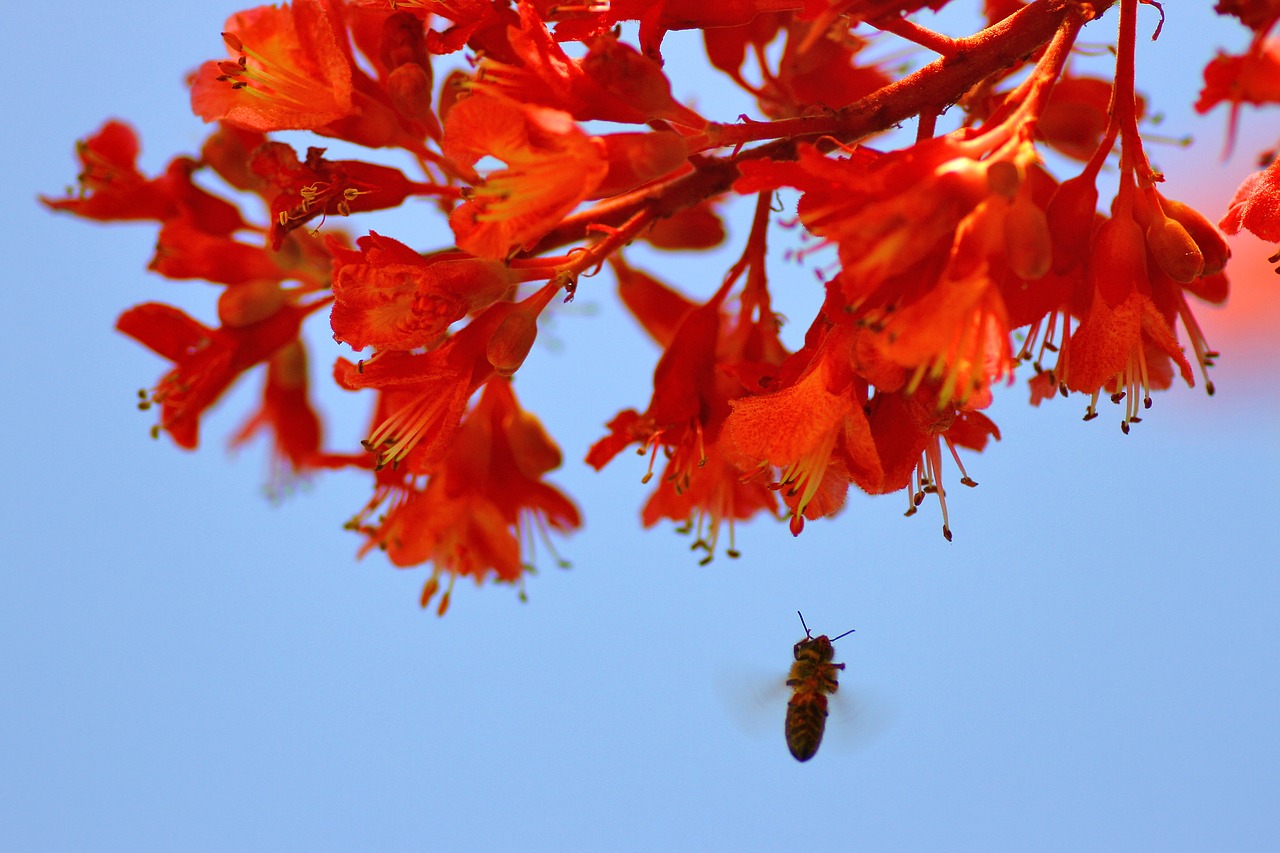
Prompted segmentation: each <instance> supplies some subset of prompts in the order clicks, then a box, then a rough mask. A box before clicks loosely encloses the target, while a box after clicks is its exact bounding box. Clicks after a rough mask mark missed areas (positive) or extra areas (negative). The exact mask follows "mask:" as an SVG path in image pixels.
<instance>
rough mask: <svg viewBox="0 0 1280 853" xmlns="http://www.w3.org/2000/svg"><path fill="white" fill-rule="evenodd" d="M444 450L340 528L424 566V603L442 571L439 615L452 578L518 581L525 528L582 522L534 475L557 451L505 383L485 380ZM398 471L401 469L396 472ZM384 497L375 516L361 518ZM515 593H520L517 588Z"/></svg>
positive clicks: (400, 561)
mask: <svg viewBox="0 0 1280 853" xmlns="http://www.w3.org/2000/svg"><path fill="white" fill-rule="evenodd" d="M451 445H452V452H451V453H449V455H448V456H447V458H445V459H444V460H443V464H442V465H441V466H440V467H439V469H438V470H436V471H434V472H433V473H432V474H431V476H430V477H429V478H428V480H427V482H426V485H425V487H424V488H420V487H419V486H418V485H417V484H416V482H415V481H414V479H413V478H412V477H404V479H400V480H399V481H398V485H391V486H386V485H384V486H380V487H379V490H378V492H377V493H376V494H375V497H374V500H373V501H371V502H370V504H369V506H368V507H366V508H365V509H364V510H363V511H362V512H361V513H360V514H359V515H358V516H357V517H356V519H354V520H353V521H352V522H351V524H350V525H349V526H350V527H351V528H352V529H356V530H359V531H360V532H362V533H364V534H365V535H366V536H367V537H368V539H369V541H368V543H367V544H366V545H365V547H364V548H363V549H362V553H363V552H364V551H367V550H368V549H369V548H371V547H374V546H377V547H379V548H381V549H382V550H384V551H386V553H387V556H388V557H389V558H390V560H391V562H392V563H393V564H395V565H397V566H401V567H409V566H417V565H421V564H423V563H426V562H430V563H431V564H432V573H431V578H430V579H429V580H428V581H427V583H426V585H425V586H424V588H423V594H422V605H423V606H424V607H425V606H426V605H427V604H428V602H429V601H430V600H431V598H432V596H433V595H434V594H435V592H436V590H437V589H438V588H439V586H440V580H439V579H440V577H441V575H448V576H449V580H448V587H447V589H446V590H445V593H444V596H443V598H442V599H441V601H440V605H439V613H440V614H441V615H443V614H444V612H445V610H446V608H447V607H448V606H449V600H450V594H451V592H452V590H453V583H454V581H455V580H456V579H457V578H458V577H459V576H470V577H472V578H474V579H475V581H476V583H477V584H480V583H483V582H484V581H486V580H495V581H498V582H501V583H511V584H514V583H517V582H520V581H521V580H522V575H523V572H524V570H525V569H526V568H527V567H528V565H529V564H528V562H527V560H526V559H525V555H524V554H522V551H523V550H525V549H527V548H528V547H530V545H531V544H532V542H533V534H535V533H538V534H542V535H543V536H544V541H545V534H546V533H547V532H549V531H551V530H554V531H557V532H560V533H568V532H570V531H572V530H574V529H576V528H577V527H579V526H580V525H581V518H580V516H579V514H578V510H577V508H576V507H575V506H574V505H573V503H572V502H571V501H570V500H569V499H568V498H566V497H565V496H564V495H563V494H561V493H560V492H559V491H558V490H557V489H555V488H554V487H553V486H550V485H548V484H547V483H545V482H544V481H543V479H542V478H543V476H544V475H545V474H547V473H548V472H550V471H552V470H554V469H556V468H558V467H560V450H559V448H557V447H556V446H555V444H554V443H553V442H552V441H551V439H550V438H548V437H547V434H546V433H545V432H544V431H543V429H542V425H541V424H539V423H538V421H537V419H536V418H534V417H533V415H531V414H529V413H527V412H525V411H523V410H522V409H521V408H520V407H519V405H518V404H517V403H516V399H515V396H514V395H513V394H512V391H511V384H510V382H509V381H507V380H506V379H501V378H498V379H493V380H492V381H490V382H488V383H487V384H486V385H485V386H484V390H483V391H482V393H481V395H480V399H479V401H478V402H477V403H476V405H475V407H474V408H473V409H471V411H470V412H468V413H467V414H466V416H465V418H463V419H462V421H461V423H460V424H459V425H458V427H457V429H456V431H455V432H454V433H453V435H452V439H451ZM402 476H403V475H402ZM388 500H389V501H390V503H391V506H390V507H389V508H388V510H387V512H386V514H385V516H383V518H382V520H381V521H380V522H379V523H378V524H376V525H373V524H369V523H368V522H367V518H368V516H369V515H371V514H372V512H373V511H374V510H376V509H377V508H378V506H379V505H380V504H382V503H385V502H387V501H388ZM522 594H523V593H522Z"/></svg>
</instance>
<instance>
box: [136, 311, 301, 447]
mask: <svg viewBox="0 0 1280 853" xmlns="http://www.w3.org/2000/svg"><path fill="white" fill-rule="evenodd" d="M323 304H325V303H323V302H318V303H316V304H314V305H312V306H310V307H307V308H300V307H297V306H294V305H283V306H280V307H279V308H278V310H275V311H274V312H273V313H271V314H270V315H269V316H266V317H264V318H261V319H257V318H252V319H251V321H250V322H246V323H244V324H243V325H223V326H222V327H220V328H217V329H210V328H208V327H206V326H204V325H203V324H201V323H199V322H197V321H196V320H193V319H192V318H191V317H189V316H187V315H186V314H184V313H183V312H182V311H180V310H178V309H177V308H174V307H172V306H170V305H163V304H161V303H158V302H148V303H146V304H145V305H139V306H137V307H134V308H130V309H129V310H128V311H126V312H124V313H123V314H121V315H120V319H119V320H117V321H116V328H117V329H119V330H120V331H122V332H124V333H125V334H126V335H128V336H129V337H131V338H133V339H134V340H136V341H138V342H139V343H142V344H144V345H145V346H147V347H149V348H150V349H151V350H153V351H154V352H155V353H157V354H158V355H160V356H163V357H164V358H167V359H169V360H170V361H172V362H173V363H174V367H173V369H172V370H171V371H169V372H168V373H167V374H165V376H164V378H162V379H161V380H160V382H159V383H158V384H157V385H156V387H155V388H153V389H152V390H151V391H150V392H143V394H142V403H141V404H140V406H141V407H142V408H150V407H151V406H152V405H159V406H160V423H159V424H158V425H157V426H156V427H155V428H154V430H153V433H154V434H156V435H158V434H159V431H160V430H164V431H165V432H168V433H169V435H170V436H172V437H173V440H174V442H176V443H177V444H178V445H179V446H180V447H185V448H188V449H194V448H195V447H196V445H197V444H198V442H199V429H200V416H201V415H202V414H203V413H204V411H205V410H206V409H207V408H208V407H209V406H211V405H212V404H213V403H215V402H216V401H217V400H218V398H219V397H221V396H222V394H223V392H225V391H226V390H227V389H228V388H229V387H231V384H232V383H233V382H234V381H235V380H236V379H238V378H239V377H240V375H241V374H243V373H244V372H245V371H246V370H249V369H250V368H251V367H254V366H255V365H257V364H261V363H262V362H264V361H266V360H267V359H269V358H271V356H273V355H274V354H275V353H276V352H278V351H279V350H280V349H281V348H283V347H284V346H286V345H287V344H289V343H291V342H292V341H294V340H296V339H297V337H298V330H299V328H300V327H301V325H302V320H303V318H304V317H305V316H306V315H307V314H308V313H310V312H311V311H313V310H315V309H316V308H318V307H320V306H321V305H323Z"/></svg>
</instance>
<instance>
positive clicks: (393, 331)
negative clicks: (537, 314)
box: [330, 232, 516, 350]
mask: <svg viewBox="0 0 1280 853" xmlns="http://www.w3.org/2000/svg"><path fill="white" fill-rule="evenodd" d="M356 243H357V244H358V245H359V246H360V251H359V252H353V251H350V250H347V249H343V248H342V247H341V246H336V245H335V246H331V247H330V248H331V249H332V251H333V295H334V305H333V313H332V315H331V322H332V325H333V337H334V339H335V340H339V341H343V342H345V343H347V344H350V345H351V347H352V348H353V349H357V350H361V349H364V348H365V347H374V348H376V349H394V350H411V349H416V348H418V347H424V346H430V345H433V344H435V343H436V342H437V341H438V340H439V339H440V337H441V336H442V335H444V333H445V331H447V330H448V328H449V326H450V324H452V323H454V322H456V321H458V320H461V319H462V318H463V317H465V316H466V315H467V314H469V313H471V312H473V311H478V310H480V309H482V308H487V307H488V306H489V305H492V304H493V303H494V302H496V301H497V300H498V299H500V298H501V297H503V296H504V295H505V294H506V293H507V291H508V290H510V289H511V287H512V286H513V285H514V284H515V281H516V277H515V275H514V274H513V273H512V272H511V270H510V269H508V268H507V267H506V266H505V265H503V264H501V263H499V262H497V261H488V260H482V259H479V258H469V257H466V256H460V255H458V254H456V253H455V254H454V255H442V256H437V257H434V258H424V257H422V255H420V254H418V253H417V252H415V251H413V250H412V249H410V248H409V247H408V246H406V245H404V244H403V243H400V242H397V241H395V240H392V239H390V238H389V237H383V236H382V235H381V234H377V233H375V232H370V233H369V236H368V237H361V238H360V239H359V240H357V241H356Z"/></svg>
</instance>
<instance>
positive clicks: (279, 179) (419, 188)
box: [250, 142, 454, 249]
mask: <svg viewBox="0 0 1280 853" xmlns="http://www.w3.org/2000/svg"><path fill="white" fill-rule="evenodd" d="M323 154H324V149H323V148H308V149H307V159H306V161H305V162H302V161H299V160H298V155H297V154H296V153H295V152H294V150H293V148H292V147H290V146H288V145H285V144H284V143H282V142H267V143H265V144H263V145H261V146H260V147H259V148H258V149H257V150H256V151H254V153H253V157H252V159H251V160H250V166H251V168H252V169H253V172H254V174H255V175H257V176H258V177H259V178H261V179H262V183H261V184H259V186H258V191H259V192H260V193H261V194H262V195H263V197H264V198H265V199H266V200H267V203H268V204H269V205H270V207H271V247H272V248H273V249H279V248H280V245H281V244H282V243H283V242H284V238H285V235H286V234H288V233H289V232H290V231H292V230H294V229H295V228H298V227H300V226H302V225H305V224H307V223H308V222H310V221H312V220H313V219H315V218H317V217H325V216H350V215H351V214H353V213H360V212H363V211H369V210H385V209H387V208H391V207H398V206H399V205H401V204H403V203H404V201H405V199H406V198H409V197H410V196H414V195H433V194H439V193H442V192H443V193H444V194H447V195H450V196H452V195H453V194H454V191H452V190H445V189H443V188H441V187H437V186H435V185H433V184H425V183H421V182H419V181H411V180H409V179H408V178H406V177H405V176H404V173H403V172H401V171H400V170H399V169H393V168H391V167H390V166H378V165H375V164H373V163H365V162H364V161H362V160H326V159H324V157H323V156H322V155H323Z"/></svg>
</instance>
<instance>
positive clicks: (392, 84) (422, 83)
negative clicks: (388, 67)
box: [387, 62, 435, 122]
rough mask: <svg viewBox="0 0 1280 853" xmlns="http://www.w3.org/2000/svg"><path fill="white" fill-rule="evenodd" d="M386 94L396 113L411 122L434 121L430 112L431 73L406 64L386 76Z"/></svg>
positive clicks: (416, 64)
mask: <svg viewBox="0 0 1280 853" xmlns="http://www.w3.org/2000/svg"><path fill="white" fill-rule="evenodd" d="M387 94H389V95H390V96H391V103H392V105H393V106H394V107H395V108H396V112H398V113H399V114H400V115H402V116H404V117H405V118H408V119H412V120H413V121H432V122H434V121H435V117H434V116H433V115H432V112H431V73H430V72H429V71H427V69H425V68H423V67H422V66H421V65H419V64H418V63H416V62H406V63H404V64H403V65H399V66H397V67H396V69H395V70H394V71H392V72H391V74H389V75H388V76H387Z"/></svg>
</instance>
